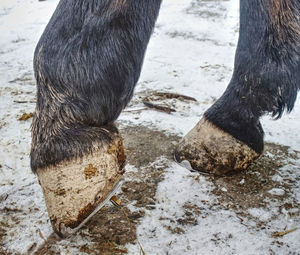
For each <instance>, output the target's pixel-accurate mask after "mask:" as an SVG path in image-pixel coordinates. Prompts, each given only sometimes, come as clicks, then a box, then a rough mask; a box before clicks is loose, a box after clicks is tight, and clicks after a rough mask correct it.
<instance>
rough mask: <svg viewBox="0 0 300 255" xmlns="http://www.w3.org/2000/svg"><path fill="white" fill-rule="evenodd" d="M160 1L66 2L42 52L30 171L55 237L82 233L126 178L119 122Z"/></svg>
mask: <svg viewBox="0 0 300 255" xmlns="http://www.w3.org/2000/svg"><path fill="white" fill-rule="evenodd" d="M160 3H161V0H143V1H139V0H61V1H60V2H59V4H58V6H57V8H56V10H55V12H54V14H53V16H52V18H51V20H50V22H49V24H48V25H47V27H46V29H45V31H44V33H43V35H42V36H41V38H40V41H39V43H38V45H37V47H36V51H35V56H34V70H35V77H36V80H37V105H36V112H35V115H34V120H33V125H32V148H31V167H32V170H33V171H34V172H36V173H37V175H38V178H39V182H40V184H41V186H42V188H43V192H44V197H45V200H46V204H47V209H48V213H49V217H50V220H51V223H52V226H53V229H54V231H55V232H56V233H58V234H59V235H61V236H65V235H67V234H68V233H71V232H73V231H74V229H77V228H78V227H79V226H80V225H81V224H82V223H83V222H84V221H85V220H87V218H88V217H89V216H90V215H92V213H94V212H95V211H96V210H97V209H98V208H99V206H100V205H101V203H102V202H103V201H105V200H106V199H107V198H109V195H110V194H111V191H112V190H113V189H114V188H115V187H116V185H117V184H118V182H119V181H120V179H121V176H122V174H123V172H124V170H123V168H124V162H125V155H124V149H123V145H122V139H121V137H120V135H119V133H118V130H117V128H116V127H115V126H114V124H113V122H114V121H115V120H116V119H117V118H118V116H119V114H120V112H121V111H122V109H123V108H124V107H125V106H126V105H127V103H128V102H129V100H130V99H131V97H132V93H133V89H134V86H135V84H136V82H137V80H138V78H139V75H140V71H141V66H142V62H143V58H144V53H145V50H146V47H147V44H148V41H149V38H150V35H151V32H152V30H153V27H154V23H155V20H156V18H157V15H158V11H159V7H160Z"/></svg>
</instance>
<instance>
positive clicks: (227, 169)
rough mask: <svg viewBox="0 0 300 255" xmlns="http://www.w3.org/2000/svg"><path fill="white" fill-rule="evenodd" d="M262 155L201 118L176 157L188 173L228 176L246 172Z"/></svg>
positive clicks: (182, 143)
mask: <svg viewBox="0 0 300 255" xmlns="http://www.w3.org/2000/svg"><path fill="white" fill-rule="evenodd" d="M259 155H260V154H258V153H257V152H255V151H254V150H253V149H251V148H250V147H249V146H247V145H246V144H244V143H242V142H241V141H239V140H237V139H236V138H234V137H233V136H231V135H230V134H228V133H226V132H224V131H223V130H221V129H219V128H217V127H216V126H215V125H213V124H212V123H211V122H209V121H208V120H206V119H205V118H202V119H201V120H200V121H199V122H198V124H197V125H196V126H195V127H194V128H193V129H192V130H191V131H190V132H189V133H188V134H187V135H186V136H185V137H184V138H183V139H182V141H181V142H180V143H179V145H178V147H177V148H176V150H175V155H174V156H175V160H176V161H177V162H178V163H179V164H181V165H184V166H185V165H187V166H188V167H187V168H188V169H189V170H196V171H200V172H205V173H209V174H214V175H225V174H228V173H231V172H238V171H242V170H244V169H246V168H247V167H248V166H249V165H250V164H251V163H252V162H253V161H254V160H255V159H257V158H258V157H259Z"/></svg>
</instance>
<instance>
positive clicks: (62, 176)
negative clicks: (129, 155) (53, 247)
mask: <svg viewBox="0 0 300 255" xmlns="http://www.w3.org/2000/svg"><path fill="white" fill-rule="evenodd" d="M124 165H125V155H124V148H123V143H122V138H121V136H120V135H119V134H115V135H114V137H113V139H112V141H111V142H110V144H105V145H103V146H101V147H100V148H97V149H96V150H94V151H92V152H91V153H86V154H84V155H83V156H82V157H78V158H74V159H72V160H68V161H63V162H60V163H59V164H57V165H55V166H49V167H46V168H43V169H38V170H37V175H38V179H39V182H40V185H41V187H42V189H43V193H44V197H45V201H46V205H47V209H48V214H49V218H50V221H51V224H52V227H53V230H54V231H55V232H56V233H57V234H58V235H59V236H61V237H66V236H68V235H70V234H72V233H74V232H75V231H77V230H78V229H79V228H80V227H81V226H82V225H83V224H84V223H86V222H87V221H88V220H89V219H90V218H91V217H92V216H93V215H94V214H95V213H96V212H97V211H98V210H99V209H100V208H101V207H102V206H103V205H104V204H105V203H106V202H107V201H108V200H109V199H110V198H111V196H112V195H113V193H114V191H115V190H116V189H117V188H118V186H119V183H120V181H121V179H122V175H123V173H124Z"/></svg>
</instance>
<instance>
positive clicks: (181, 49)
mask: <svg viewBox="0 0 300 255" xmlns="http://www.w3.org/2000/svg"><path fill="white" fill-rule="evenodd" d="M57 3H58V1H57V0H47V1H41V2H40V1H37V0H1V2H0V34H1V37H0V100H1V103H0V164H1V166H2V167H1V168H0V222H4V221H7V222H9V224H10V225H15V227H13V228H11V229H9V230H7V233H6V235H5V237H4V239H3V240H2V241H1V239H0V241H1V244H2V245H3V246H4V247H5V249H7V250H8V251H10V252H11V253H12V254H14V253H21V254H26V253H27V251H28V249H29V248H30V247H31V246H32V245H33V244H36V246H39V245H41V244H42V243H44V239H47V237H48V236H49V235H50V234H51V233H52V229H51V225H50V223H49V220H48V215H47V212H46V206H45V203H44V200H43V195H42V191H41V188H40V186H39V184H38V181H37V179H36V177H35V175H33V174H32V173H31V170H30V163H29V151H30V141H31V138H30V121H25V122H20V121H18V118H19V117H20V116H21V115H22V114H23V113H29V112H33V111H34V107H35V104H34V100H35V83H34V81H33V75H32V73H33V70H32V57H33V52H34V48H35V45H36V43H37V41H38V39H39V36H40V35H41V33H42V31H43V29H44V27H45V25H46V24H47V21H48V20H49V18H50V17H51V14H52V12H53V11H54V9H55V7H56V5H57ZM238 5H239V4H238V0H228V1H217V0H216V1H197V0H193V1H191V0H189V1H182V0H164V1H163V5H162V8H161V12H160V16H159V19H158V21H157V24H156V29H155V32H154V34H153V37H152V39H151V41H150V43H149V46H148V51H147V54H146V58H145V63H144V66H143V71H142V74H141V77H140V80H139V83H138V85H137V87H136V90H135V92H136V94H137V95H138V94H139V93H143V92H147V91H165V92H168V91H169V92H170V91H171V92H175V93H182V94H184V95H187V96H192V97H194V98H196V99H197V100H198V102H197V103H195V102H189V103H180V102H176V109H177V112H176V113H173V114H170V115H168V114H165V113H160V112H155V111H150V110H145V111H124V112H123V113H122V115H121V116H120V118H119V122H120V123H122V124H123V125H129V124H130V125H137V126H138V125H144V126H148V127H151V128H152V129H155V130H160V131H163V132H167V133H169V134H175V135H179V136H183V135H184V134H186V133H187V132H188V131H189V130H190V129H191V128H192V127H193V126H194V125H195V124H196V123H197V122H198V121H199V120H200V118H201V116H202V114H203V113H204V111H205V110H206V109H207V108H208V107H209V106H210V105H211V104H212V103H213V102H214V100H215V99H216V98H218V97H219V96H220V95H221V94H222V93H223V91H224V90H225V88H226V86H227V84H228V82H229V80H230V78H231V73H232V68H233V59H234V51H235V47H236V43H237V38H238V8H239V6H238ZM207 13H212V14H213V15H208V14H207ZM20 101H27V103H18V102H20ZM130 107H131V106H130ZM138 108H143V104H142V103H141V102H139V103H137V104H135V105H133V106H132V108H128V109H138ZM299 119H300V100H298V101H297V102H296V104H295V108H294V110H293V111H292V113H290V114H288V115H287V114H285V115H284V116H283V117H282V118H281V119H280V120H278V121H274V120H272V119H271V118H270V117H269V116H265V117H264V118H263V119H262V125H263V127H264V130H265V134H266V135H265V140H266V141H267V142H272V143H276V144H280V145H286V146H289V151H290V152H293V153H294V150H298V151H300V134H299ZM270 156H273V155H272V154H271V155H270ZM155 163H156V162H153V164H155ZM285 164H286V165H285V166H283V167H281V168H280V170H279V172H278V173H276V175H274V176H273V177H272V179H273V181H275V182H277V183H278V187H276V188H273V189H271V190H270V191H269V193H270V194H271V195H276V196H284V195H286V194H285V191H284V189H283V188H282V187H281V186H280V185H283V184H284V183H289V182H291V181H293V180H299V175H300V173H299V172H300V171H299V169H300V155H299V154H297V155H296V156H295V158H294V159H288V160H287V161H286V162H285ZM168 165H169V167H168V168H167V170H166V174H165V179H164V181H162V182H161V183H160V184H159V186H158V189H157V193H156V199H157V201H156V203H157V205H156V208H155V209H154V210H151V211H146V216H145V217H144V218H143V220H142V221H141V223H140V225H139V226H138V239H139V242H140V243H141V245H142V247H143V249H144V250H145V252H146V254H269V253H270V249H271V250H272V251H273V252H274V253H275V254H284V253H288V252H295V254H297V253H298V254H299V253H300V239H299V236H300V229H299V226H300V225H299V224H300V220H299V217H298V218H291V217H290V216H289V215H290V213H292V212H293V213H296V212H297V208H292V209H289V210H287V209H284V208H283V209H280V204H279V202H278V200H276V198H275V200H274V201H270V200H268V199H266V200H265V201H266V203H268V205H269V206H270V209H269V210H266V209H262V208H250V209H248V210H247V212H248V213H249V214H250V215H251V217H246V216H245V217H242V218H241V217H240V216H237V215H236V213H235V212H234V211H232V210H225V209H224V208H222V207H219V205H218V203H219V202H218V197H216V196H215V195H214V194H213V193H212V191H213V189H214V188H215V187H214V186H213V184H212V183H211V181H210V179H209V177H206V176H202V175H200V176H199V174H197V173H191V172H190V171H188V170H186V169H185V168H182V167H180V166H178V165H176V164H174V163H173V162H168ZM127 171H128V172H136V171H138V169H137V168H135V167H134V166H131V165H130V166H127ZM258 174H259V173H258ZM240 184H242V185H245V179H242V180H241V182H240ZM222 190H223V192H227V189H226V188H225V187H223V188H222ZM288 199H296V201H298V203H300V184H299V182H298V184H297V185H295V186H294V187H293V188H292V194H291V198H288ZM187 206H188V207H187ZM186 208H190V209H189V210H192V211H193V210H195V211H196V212H197V213H195V211H193V215H194V217H193V219H192V220H193V222H192V223H188V224H182V223H180V222H182V220H185V219H186V218H187V216H186V214H187V212H190V211H189V210H187V209H186ZM191 208H192V209H191ZM130 209H131V210H134V207H133V206H132V207H131V208H130ZM256 221H262V222H266V224H267V228H266V229H262V230H261V229H258V228H257V227H256ZM294 227H298V229H297V230H296V231H294V232H292V233H289V234H288V235H285V236H283V237H282V238H281V239H280V242H282V243H283V245H282V246H280V245H278V244H277V243H276V240H275V241H274V238H273V237H272V236H271V233H272V232H274V231H280V230H281V231H282V230H283V229H285V228H287V229H292V228H294ZM168 228H169V229H168ZM176 228H177V229H176ZM170 229H171V230H174V231H176V230H177V231H179V232H178V233H175V234H174V233H172V232H171V231H170ZM0 230H1V225H0ZM182 231H183V232H182ZM180 233H181V234H180ZM77 241H78V245H79V244H81V243H82V240H79V239H78V240H77ZM64 243H65V244H68V241H67V240H66V241H64ZM0 248H1V247H0ZM71 248H72V249H74V253H73V254H80V252H79V250H78V249H76V247H75V248H74V247H70V250H72V249H71ZM127 248H128V253H129V254H139V251H140V248H139V245H138V244H135V245H133V244H128V245H127ZM0 252H1V249H0ZM60 253H61V254H66V253H67V251H66V250H64V248H61V250H60Z"/></svg>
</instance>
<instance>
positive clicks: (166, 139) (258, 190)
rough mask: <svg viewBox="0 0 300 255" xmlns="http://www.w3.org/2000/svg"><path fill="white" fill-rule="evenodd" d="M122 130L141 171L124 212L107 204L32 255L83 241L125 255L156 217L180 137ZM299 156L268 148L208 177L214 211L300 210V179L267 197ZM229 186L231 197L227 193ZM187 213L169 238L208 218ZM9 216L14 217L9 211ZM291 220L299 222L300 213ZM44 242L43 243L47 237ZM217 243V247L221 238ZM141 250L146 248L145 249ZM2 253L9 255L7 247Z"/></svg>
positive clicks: (127, 190)
mask: <svg viewBox="0 0 300 255" xmlns="http://www.w3.org/2000/svg"><path fill="white" fill-rule="evenodd" d="M120 130H121V133H122V134H123V137H124V140H125V147H126V154H127V162H128V164H129V165H130V166H131V167H132V166H134V167H135V168H136V171H129V172H128V173H126V175H125V182H124V184H123V186H122V188H121V191H120V193H119V195H118V197H119V198H120V200H121V201H122V204H123V205H122V207H117V206H113V205H107V206H105V207H104V208H103V209H102V210H101V211H100V212H98V213H97V214H96V215H95V216H94V217H93V218H92V220H91V221H90V222H89V223H88V224H87V225H86V226H85V227H83V228H82V229H81V230H80V231H78V232H77V233H76V234H75V235H74V236H71V237H69V238H67V239H65V240H61V239H60V238H58V237H57V236H56V235H55V234H53V235H51V236H50V237H49V238H48V239H47V240H45V243H44V245H42V246H41V247H36V246H35V245H33V246H32V247H31V249H30V250H28V254H32V253H34V254H36V255H38V254H49V255H50V254H51V255H53V254H57V255H58V254H61V253H60V250H61V248H63V249H64V250H66V251H68V248H70V247H72V246H76V247H78V240H79V239H80V240H81V243H86V244H82V245H80V247H78V248H79V250H80V251H81V252H83V253H86V254H105V255H109V254H126V253H127V249H126V247H125V246H126V244H128V243H136V242H137V235H136V227H137V225H138V224H139V222H140V220H141V219H142V218H143V216H144V215H145V212H146V211H147V212H150V213H151V210H152V209H154V208H155V206H156V200H155V193H156V189H157V186H158V184H159V183H160V182H161V181H162V180H163V179H164V172H165V168H166V167H167V165H168V162H169V161H171V160H172V158H173V156H172V151H173V149H174V146H175V145H176V144H177V143H178V141H179V140H180V137H178V136H171V135H167V134H165V133H163V132H161V131H157V130H153V129H150V128H147V127H144V126H122V125H121V126H120ZM299 156H300V155H299V152H296V151H289V150H288V148H287V147H285V146H280V145H276V144H272V143H267V144H266V148H265V153H264V155H262V156H261V157H260V158H259V159H258V160H257V162H256V163H254V164H253V165H252V166H251V167H249V169H247V170H246V171H244V172H241V173H238V174H234V175H231V176H228V177H213V176H208V177H207V178H208V179H209V180H210V181H211V182H212V183H213V184H214V185H215V189H214V191H213V193H214V194H215V195H216V196H217V197H218V200H216V201H215V202H214V203H212V204H211V208H210V209H211V210H219V209H224V208H225V209H227V210H232V211H234V212H235V213H236V214H237V215H238V216H239V215H240V216H241V218H240V219H241V222H243V218H244V217H249V218H251V217H252V216H251V215H250V214H249V213H247V209H249V208H261V209H264V210H265V209H266V210H268V203H266V202H265V198H266V197H268V198H269V199H270V200H274V199H275V200H276V201H277V203H278V206H279V207H280V208H281V207H283V208H286V209H291V208H295V209H297V208H299V203H297V201H295V200H291V199H290V194H289V193H290V186H293V185H295V183H297V182H299V179H294V180H289V182H287V183H285V184H284V185H283V187H282V188H283V189H284V191H285V194H284V195H283V196H277V195H272V194H270V193H269V192H268V191H269V190H270V189H272V187H274V188H275V187H276V188H278V183H277V182H276V181H274V180H272V178H271V177H272V176H274V175H276V172H277V171H278V169H279V168H280V167H282V166H283V165H284V164H285V161H286V159H289V158H296V157H299ZM157 159H160V160H159V165H154V164H153V162H157V161H156V160H157ZM156 164H157V163H156ZM199 175H200V174H199ZM196 178H197V177H196ZM224 187H225V188H226V192H224ZM204 202H205V201H204ZM129 204H130V208H132V206H134V207H135V210H131V209H128V208H127V205H129ZM184 209H185V216H184V217H182V218H181V219H179V220H178V223H179V225H181V226H182V227H180V226H179V227H178V226H177V224H174V228H172V227H170V226H168V230H169V231H170V234H173V235H182V234H184V230H183V227H184V226H187V225H194V224H197V221H198V220H199V215H201V216H202V217H203V218H204V217H206V214H207V213H209V211H205V210H204V209H203V208H201V207H199V206H196V205H193V204H186V205H184ZM5 213H8V214H10V213H14V212H13V211H9V210H8V211H6V212H5ZM290 216H291V217H299V210H298V211H295V213H294V215H290ZM161 220H165V219H161ZM0 224H1V228H0V235H1V236H2V237H3V236H5V228H6V227H9V226H6V223H5V222H1V223H0ZM249 227H250V226H249ZM252 227H253V226H251V228H252ZM255 227H256V228H258V229H265V228H268V227H269V226H268V222H265V221H262V222H261V221H257V224H256V226H255ZM1 236H0V243H1V240H2V239H1ZM41 238H44V237H43V236H42V234H41ZM228 238H230V236H229V237H228ZM215 242H218V237H217V236H216V237H215ZM274 244H275V245H280V240H277V239H274ZM140 245H141V247H142V244H140ZM141 249H142V248H141ZM34 251H35V252H34ZM0 254H1V255H6V254H9V253H7V252H5V249H3V248H2V250H1V252H0Z"/></svg>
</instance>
